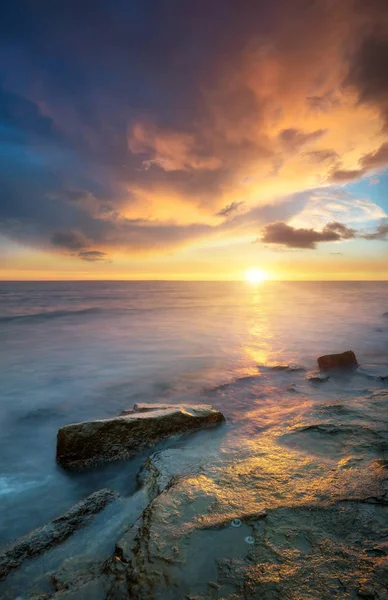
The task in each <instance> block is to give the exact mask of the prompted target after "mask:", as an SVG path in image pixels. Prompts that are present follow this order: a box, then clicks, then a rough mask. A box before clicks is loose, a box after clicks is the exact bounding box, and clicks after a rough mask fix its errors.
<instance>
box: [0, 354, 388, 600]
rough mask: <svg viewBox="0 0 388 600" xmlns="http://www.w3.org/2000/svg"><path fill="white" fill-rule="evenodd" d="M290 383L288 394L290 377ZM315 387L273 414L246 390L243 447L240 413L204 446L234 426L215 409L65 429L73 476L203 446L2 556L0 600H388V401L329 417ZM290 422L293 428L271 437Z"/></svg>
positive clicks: (352, 406)
mask: <svg viewBox="0 0 388 600" xmlns="http://www.w3.org/2000/svg"><path fill="white" fill-rule="evenodd" d="M339 356H341V355H339ZM282 372H283V373H284V375H283V377H284V378H285V379H284V381H285V383H286V382H287V381H288V380H287V378H292V377H293V376H294V373H295V369H292V368H287V369H283V370H282ZM357 376H358V377H360V378H362V377H363V375H362V373H361V374H360V375H357ZM308 377H310V376H309V375H307V384H308V385H310V387H311V390H312V391H311V395H314V394H316V396H314V398H313V400H310V399H308V398H306V397H305V396H303V392H300V391H299V389H298V387H295V386H294V387H293V388H290V386H291V385H294V384H292V382H289V383H288V384H287V385H288V388H285V389H289V393H288V392H287V393H288V395H286V393H285V398H284V399H283V400H281V399H275V401H274V404H273V405H267V407H266V409H264V408H263V405H262V404H260V398H259V396H258V393H257V387H256V386H257V381H258V380H259V376H257V377H254V376H253V377H251V378H248V379H247V378H245V381H244V386H245V388H244V389H245V390H246V394H247V398H248V400H247V401H249V406H250V407H251V408H250V411H248V412H247V415H246V416H245V417H244V418H245V419H246V421H247V426H246V430H245V431H246V434H245V437H243V438H242V437H239V438H236V436H235V434H234V429H233V421H234V419H236V418H237V417H236V416H235V415H237V412H238V410H237V409H236V413H234V414H233V413H232V414H231V417H230V421H229V424H228V427H227V428H225V432H224V438H222V439H221V437H220V436H219V435H217V434H216V432H217V430H216V429H214V430H212V431H203V432H200V431H199V430H200V429H202V428H203V427H208V426H210V425H216V424H219V423H222V421H223V420H224V417H223V415H222V414H221V413H220V412H219V411H217V410H216V409H214V408H213V407H212V406H209V405H199V406H187V405H180V406H174V407H171V406H170V405H166V404H165V405H163V406H162V405H157V406H155V405H135V407H134V409H133V410H132V409H131V410H130V411H124V412H123V414H122V415H121V416H120V417H117V418H115V419H105V420H99V421H93V422H91V423H81V424H75V425H69V426H66V427H64V428H62V429H61V430H60V432H59V434H58V450H57V452H58V460H59V461H60V462H61V464H64V465H65V466H66V467H68V466H70V467H71V468H73V467H74V466H75V467H77V468H79V467H84V466H88V467H90V466H91V465H98V464H100V462H101V461H105V460H112V459H113V458H114V451H115V449H117V457H119V458H121V459H122V458H125V457H127V456H128V455H130V454H131V453H132V452H135V451H136V448H140V447H143V446H144V444H146V445H147V446H150V445H152V444H154V443H156V442H157V441H160V440H161V439H162V438H164V437H166V436H167V435H169V436H171V435H174V436H175V435H177V434H181V433H184V432H188V431H192V430H198V431H199V433H198V432H197V433H194V434H192V436H191V437H189V438H188V439H187V443H186V444H185V445H182V446H177V447H170V448H165V449H162V450H157V451H156V452H155V451H152V450H150V456H149V458H148V459H147V460H146V462H145V464H144V465H143V467H142V469H141V471H140V473H139V475H138V489H137V491H136V492H135V493H134V494H133V495H132V496H130V497H122V496H121V497H120V496H119V495H118V494H116V493H115V492H113V491H110V490H101V491H99V492H96V494H92V496H89V497H88V498H86V499H85V500H84V501H83V502H81V503H79V504H78V505H76V506H75V507H73V509H71V510H70V511H68V513H67V514H66V515H64V516H63V517H60V518H58V519H55V520H54V521H53V522H51V523H50V524H49V525H47V526H46V527H44V528H41V529H39V530H37V531H35V532H33V533H32V534H30V535H29V536H26V538H23V539H22V540H19V541H17V542H15V544H13V545H12V546H11V547H9V548H8V549H6V550H5V552H4V553H3V554H2V555H1V556H0V573H1V576H2V577H3V578H4V580H3V581H2V583H0V596H1V598H4V600H11V599H13V600H14V599H15V598H18V600H21V599H23V600H26V599H27V598H29V599H31V600H48V599H55V600H88V599H93V600H105V599H106V600H116V599H117V600H153V599H155V600H184V599H187V600H239V599H243V600H256V599H257V600H259V599H260V600H263V599H264V600H284V599H287V600H302V599H303V600H313V599H314V600H333V599H336V598H344V599H348V600H357V599H364V600H387V599H388V457H387V452H388V418H387V414H388V412H387V408H388V391H387V390H385V389H377V390H375V391H373V392H365V393H363V394H362V395H361V394H359V395H358V396H357V397H353V398H352V399H347V398H345V397H342V398H341V397H338V398H337V400H336V401H335V402H322V401H320V400H319V398H320V396H319V394H320V393H321V392H320V390H321V389H322V388H321V386H315V384H314V382H313V380H308ZM328 377H329V376H328ZM330 381H331V380H330V379H329V380H328V383H325V386H327V385H330ZM239 385H240V383H239V382H238V381H236V382H235V383H232V384H231V386H232V391H233V386H235V387H236V389H237V388H238V386H239ZM381 385H382V384H381ZM314 390H317V391H314ZM224 393H225V389H224V388H221V387H220V388H217V389H214V390H213V391H212V393H211V394H212V397H213V399H214V401H215V402H217V399H218V398H219V397H221V395H222V394H224ZM256 403H257V404H256ZM286 403H287V406H286V407H285V404H286ZM279 407H280V408H279ZM280 409H281V410H282V411H283V413H282V414H287V419H286V420H279V419H276V418H274V419H273V420H272V421H271V426H268V425H266V418H268V414H270V411H276V410H280ZM265 411H267V413H265ZM258 415H260V416H258ZM147 423H148V424H149V425H148V426H149V429H148V434H147V435H146V434H145V431H146V430H145V428H146V427H147V425H146V424H147ZM258 424H259V425H258ZM260 424H261V425H260ZM250 426H251V428H250ZM257 427H260V430H259V431H258V430H257ZM124 431H125V435H124V433H123V432H124ZM144 436H145V438H144ZM77 457H78V458H77Z"/></svg>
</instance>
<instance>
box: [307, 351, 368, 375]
mask: <svg viewBox="0 0 388 600" xmlns="http://www.w3.org/2000/svg"><path fill="white" fill-rule="evenodd" d="M317 362H318V367H319V369H320V370H321V371H330V370H332V369H335V370H349V369H357V367H358V362H357V358H356V355H355V354H354V352H353V351H352V350H347V351H346V352H342V353H341V354H326V355H325V356H320V357H319V358H318V359H317Z"/></svg>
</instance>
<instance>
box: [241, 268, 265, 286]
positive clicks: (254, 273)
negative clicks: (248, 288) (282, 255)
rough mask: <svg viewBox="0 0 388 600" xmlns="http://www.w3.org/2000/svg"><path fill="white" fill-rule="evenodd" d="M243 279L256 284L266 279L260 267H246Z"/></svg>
mask: <svg viewBox="0 0 388 600" xmlns="http://www.w3.org/2000/svg"><path fill="white" fill-rule="evenodd" d="M244 278H245V281H247V282H248V283H252V284H256V283H260V282H261V281H264V280H265V279H267V276H266V274H265V272H264V271H263V270H262V269H256V268H252V269H247V270H246V271H245V274H244Z"/></svg>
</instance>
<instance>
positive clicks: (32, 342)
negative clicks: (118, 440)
mask: <svg viewBox="0 0 388 600" xmlns="http://www.w3.org/2000/svg"><path fill="white" fill-rule="evenodd" d="M387 311H388V282H375V283H374V282H343V283H342V282H336V283H332V282H309V283H305V282H303V283H302V282H263V283H261V284H258V285H250V284H247V283H243V282H40V283H35V282H34V283H24V282H23V283H21V282H18V283H16V282H2V283H0V514H1V519H0V546H1V545H5V544H7V543H8V542H10V541H11V540H13V539H14V538H16V537H17V536H20V535H23V534H25V533H27V532H28V531H30V530H32V529H34V528H35V527H37V526H40V525H42V524H44V523H46V522H47V521H48V520H50V519H51V518H54V517H56V516H58V515H60V514H61V513H63V512H64V511H66V510H67V509H68V508H69V507H70V506H72V505H73V504H74V503H75V502H77V501H78V500H80V499H81V498H83V497H85V496H86V495H88V494H89V493H91V492H93V491H95V490H97V489H100V488H102V487H106V486H107V487H112V488H113V489H117V490H118V491H119V492H121V493H122V494H123V495H130V494H132V493H133V492H134V490H135V489H136V485H137V483H136V473H137V472H138V470H139V467H140V465H141V463H142V462H143V461H144V459H145V456H146V455H147V452H145V453H142V454H141V455H139V456H138V457H136V458H135V459H134V460H132V461H129V462H127V463H124V464H123V463H117V464H116V463H115V464H111V465H108V466H107V467H104V468H101V469H97V470H93V471H89V472H84V473H69V472H66V471H64V470H63V469H61V468H60V467H59V466H58V465H57V464H56V461H55V444H56V434H57V430H58V428H59V427H61V426H63V425H65V424H68V423H73V422H77V421H83V420H87V419H94V418H103V417H108V416H111V415H117V414H119V413H120V412H121V410H123V409H126V408H130V407H132V405H133V404H134V403H135V402H137V401H143V402H155V401H158V400H162V401H163V402H165V401H169V402H171V403H178V402H182V401H187V402H206V403H212V404H213V405H214V406H216V407H217V408H219V409H221V410H222V411H223V412H224V414H225V416H226V417H227V422H226V425H225V426H224V427H222V428H221V429H220V430H219V431H218V433H217V434H215V433H212V432H211V431H210V430H208V431H206V432H203V436H206V439H208V440H211V439H214V440H216V443H215V444H214V447H213V448H212V456H213V459H214V457H216V458H217V452H218V451H219V450H220V449H222V453H223V454H224V455H225V453H226V452H227V451H228V445H230V446H231V448H232V446H233V450H236V448H239V447H241V448H243V447H244V444H245V442H246V440H248V439H249V440H251V441H252V440H254V439H258V440H259V439H260V436H261V435H262V434H263V432H264V431H266V430H268V429H269V428H271V427H273V428H276V427H279V426H280V425H282V424H284V423H286V422H288V421H289V420H290V419H293V422H294V423H296V422H303V420H304V419H307V415H310V416H311V410H312V407H314V405H315V406H320V407H322V406H331V405H333V406H334V405H336V404H335V403H336V402H337V403H338V402H339V401H340V402H342V403H348V404H349V405H354V406H355V404H354V403H357V402H359V401H360V398H361V399H364V398H368V397H370V395H371V394H372V393H373V392H374V391H376V390H379V389H387V388H388V382H387V381H385V380H384V379H381V378H380V377H381V376H385V375H388V319H387V318H383V317H382V315H383V313H384V312H387ZM348 349H352V350H354V352H355V353H356V355H357V358H358V361H359V363H360V365H361V368H360V369H358V370H357V372H355V373H353V374H351V375H347V376H336V377H332V378H331V379H330V380H329V381H327V382H325V383H322V384H316V383H313V382H311V381H309V380H308V379H307V378H306V377H308V376H309V373H310V372H311V371H313V370H314V369H316V359H317V357H318V356H320V355H322V354H326V353H332V352H341V351H344V350H348ZM287 365H288V366H290V367H291V368H285V367H286V366H287ZM294 367H300V368H301V369H300V370H296V369H295V370H294ZM365 402H366V401H365ZM352 403H353V404H352ZM319 414H320V413H319ZM317 415H318V413H316V415H315V418H316V419H319V418H322V419H324V418H326V417H324V416H322V417H319V415H318V416H317ZM371 418H372V417H371ZM195 435H196V434H194V436H195ZM189 438H190V436H189V437H188V438H187V440H186V438H183V439H182V440H181V441H180V442H179V443H180V444H182V445H185V444H186V443H193V442H192V441H191V442H190V441H189ZM191 439H192V440H193V439H194V440H195V437H194V438H193V437H192V436H191ZM168 444H177V441H176V440H172V441H167V442H165V443H164V445H165V446H166V445H167V446H168ZM314 444H315V442H314ZM298 451H301V452H306V453H307V454H308V453H311V452H313V451H316V452H318V453H319V449H318V450H317V448H315V449H314V448H312V447H311V445H310V446H309V445H308V444H307V445H305V446H303V444H302V445H301V447H300V448H299V450H298ZM337 451H338V448H336V447H333V453H334V454H335V453H336V452H337ZM149 452H152V450H151V451H148V453H149ZM325 452H326V453H329V454H330V448H329V447H327V446H326V449H325ZM324 458H330V456H329V455H328V456H326V457H324ZM220 460H221V458H220Z"/></svg>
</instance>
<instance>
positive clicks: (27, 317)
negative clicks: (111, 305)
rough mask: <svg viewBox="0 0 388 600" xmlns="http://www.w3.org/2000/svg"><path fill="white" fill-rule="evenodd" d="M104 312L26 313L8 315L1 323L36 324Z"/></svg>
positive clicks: (51, 311)
mask: <svg viewBox="0 0 388 600" xmlns="http://www.w3.org/2000/svg"><path fill="white" fill-rule="evenodd" d="M103 311H104V309H102V308H97V307H94V308H82V309H80V310H49V311H44V312H39V313H26V314H21V315H6V316H3V317H0V323H11V322H16V323H19V322H22V323H30V322H33V323H36V322H39V321H47V320H49V319H58V318H62V317H76V316H82V315H90V314H100V313H102V312H103Z"/></svg>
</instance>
